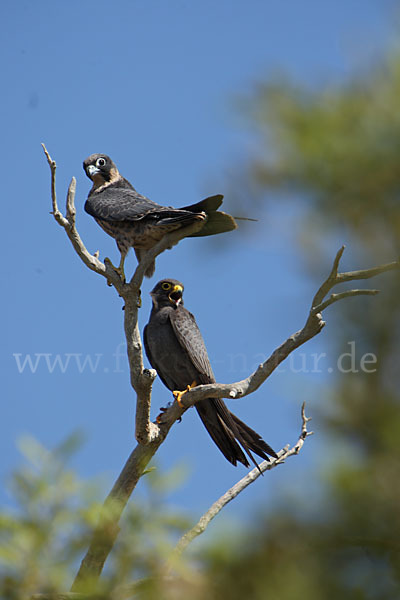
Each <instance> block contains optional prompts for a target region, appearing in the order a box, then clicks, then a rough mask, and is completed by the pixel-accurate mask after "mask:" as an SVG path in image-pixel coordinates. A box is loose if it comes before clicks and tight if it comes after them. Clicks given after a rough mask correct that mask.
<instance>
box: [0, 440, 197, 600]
mask: <svg viewBox="0 0 400 600" xmlns="http://www.w3.org/2000/svg"><path fill="white" fill-rule="evenodd" d="M78 445H79V438H78V436H72V437H71V438H70V439H68V440H66V442H64V443H63V444H61V445H60V446H59V447H58V448H56V449H55V450H54V451H52V452H50V451H48V450H47V449H45V448H44V447H43V446H42V445H40V444H39V443H38V442H37V441H35V440H33V439H31V438H24V439H23V440H22V441H21V444H20V446H21V449H22V451H23V453H24V454H25V457H26V459H27V464H25V465H24V466H23V467H22V468H20V469H19V470H18V471H17V472H15V473H14V474H13V476H12V480H11V485H10V487H11V489H12V492H13V496H14V499H15V505H16V506H15V507H14V508H13V509H10V510H8V511H5V510H3V511H2V513H1V514H0V567H1V570H0V573H1V575H0V597H1V598H2V600H22V599H24V600H26V599H28V598H30V596H31V595H32V594H35V593H46V594H51V593H56V592H64V593H65V592H67V591H68V590H69V588H70V587H71V584H72V581H73V579H74V576H75V574H76V571H77V569H78V567H79V563H80V560H81V559H82V558H83V556H84V554H85V552H86V550H87V547H88V545H89V542H90V538H91V535H92V533H93V530H94V528H95V526H96V524H97V521H98V518H99V515H100V511H102V510H104V509H103V508H102V502H103V500H104V497H105V491H104V489H101V488H104V486H100V485H99V484H94V483H87V482H83V481H81V480H79V478H78V477H77V475H76V474H75V473H74V472H73V471H72V470H71V469H70V468H68V467H67V464H66V463H67V461H68V459H69V457H70V456H71V454H73V453H74V452H75V451H76V449H77V447H78ZM182 476H183V475H182V471H181V470H180V469H175V470H173V471H171V472H169V473H166V474H164V475H163V476H160V475H159V474H158V473H157V470H156V469H154V468H153V469H151V470H150V469H149V471H148V472H147V474H146V475H144V477H143V483H144V486H145V498H144V499H142V500H141V501H140V502H134V501H133V502H131V503H130V505H129V507H128V508H127V510H126V513H125V514H124V517H123V522H122V523H121V533H120V535H119V537H118V541H117V544H116V546H115V548H114V551H113V553H112V556H111V557H110V560H109V562H108V563H107V565H106V568H105V571H104V575H103V577H102V579H101V581H100V582H96V583H91V582H88V584H87V586H86V588H85V590H84V591H85V592H86V593H88V594H89V593H90V594H93V593H96V594H97V597H104V598H106V597H107V598H108V597H111V595H110V594H111V591H112V590H113V593H114V592H115V590H120V589H123V588H124V587H125V586H130V585H131V584H132V582H133V581H135V580H138V579H139V580H140V579H146V580H147V583H146V585H145V586H144V584H142V587H143V586H144V587H145V589H146V594H147V596H146V597H148V598H153V597H154V598H157V597H160V595H159V583H158V579H159V575H160V573H161V571H162V568H163V566H164V564H165V563H166V561H167V559H168V557H169V556H170V553H171V549H172V547H173V544H174V542H175V541H176V540H177V539H178V536H180V535H181V534H182V532H183V531H184V530H185V529H187V528H188V527H189V525H190V524H189V522H188V520H187V518H185V517H184V516H182V515H180V514H175V513H172V512H171V511H169V510H168V509H166V507H165V503H164V495H165V493H166V491H167V490H168V489H169V486H171V485H172V484H173V485H178V483H179V481H180V480H181V479H182ZM109 510H110V511H112V510H113V507H112V506H111V508H110V509H109ZM118 593H120V592H118ZM121 593H122V592H121ZM130 595H131V594H130V593H129V594H128V596H126V597H130ZM122 596H123V597H125V595H124V594H123V595H122ZM122 596H118V595H117V596H115V597H122ZM113 597H114V596H113Z"/></svg>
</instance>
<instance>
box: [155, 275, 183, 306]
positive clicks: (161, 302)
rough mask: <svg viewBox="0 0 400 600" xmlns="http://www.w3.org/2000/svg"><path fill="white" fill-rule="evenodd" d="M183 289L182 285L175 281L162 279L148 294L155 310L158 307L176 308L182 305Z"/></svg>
mask: <svg viewBox="0 0 400 600" xmlns="http://www.w3.org/2000/svg"><path fill="white" fill-rule="evenodd" d="M183 289H184V288H183V284H182V283H180V281H177V280H176V279H162V280H161V281H159V282H158V283H157V284H156V285H155V287H154V288H153V289H152V291H151V292H150V295H151V299H152V301H153V305H154V306H155V307H156V308H157V307H160V306H173V307H174V308H177V307H178V306H179V305H180V304H183V299H182V296H183Z"/></svg>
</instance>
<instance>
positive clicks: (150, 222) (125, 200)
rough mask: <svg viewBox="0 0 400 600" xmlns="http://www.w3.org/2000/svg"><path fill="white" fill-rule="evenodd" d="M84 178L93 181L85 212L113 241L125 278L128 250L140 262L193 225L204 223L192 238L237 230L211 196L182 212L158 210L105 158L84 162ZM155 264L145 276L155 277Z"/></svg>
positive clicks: (94, 157) (217, 199)
mask: <svg viewBox="0 0 400 600" xmlns="http://www.w3.org/2000/svg"><path fill="white" fill-rule="evenodd" d="M83 168H84V171H85V173H86V175H87V176H88V177H89V179H91V180H92V181H93V186H92V189H91V190H90V192H89V196H88V198H87V200H86V203H85V211H86V212H87V213H89V214H90V215H91V216H92V217H94V218H95V220H96V222H97V223H98V224H99V225H100V227H102V229H103V230H104V231H105V232H106V233H108V234H109V235H110V236H112V237H113V238H115V240H116V242H117V246H118V249H119V251H120V253H121V262H120V265H119V267H118V268H117V269H116V270H117V271H118V272H119V273H120V275H121V276H124V261H125V257H126V255H127V253H128V251H129V249H130V248H131V247H133V248H134V249H135V253H136V256H137V258H138V261H139V262H140V260H141V258H142V256H143V252H145V251H147V250H149V249H150V248H152V247H153V246H154V245H155V244H156V243H157V242H158V241H160V240H161V239H162V237H163V236H164V235H166V234H167V233H169V232H171V231H175V230H177V229H180V228H182V227H187V226H188V225H191V224H192V223H194V222H195V221H206V222H205V224H204V226H203V227H202V228H201V230H200V231H199V232H198V233H197V234H194V236H190V237H197V236H205V235H216V234H218V233H224V232H227V231H232V230H233V229H236V227H237V225H236V222H235V220H234V218H233V217H231V216H230V215H228V214H226V213H224V212H221V211H218V210H217V209H218V208H219V206H220V205H221V204H222V199H223V196H221V195H217V196H211V197H210V198H206V199H205V200H202V201H201V202H198V203H196V204H193V205H189V206H185V207H183V208H173V207H172V206H161V205H160V204H156V202H153V201H152V200H149V199H148V198H146V196H142V194H139V193H138V192H137V191H136V190H135V188H134V187H133V185H132V184H131V183H130V182H129V181H128V180H127V179H125V178H124V177H122V175H121V174H120V173H119V171H118V169H117V167H116V165H115V164H114V163H113V161H112V160H111V158H110V157H109V156H107V155H106V154H92V155H91V156H89V157H88V158H87V159H86V160H85V161H84V162H83ZM154 268H155V265H154V263H153V264H152V265H151V266H150V267H149V268H148V269H147V271H146V275H147V276H148V277H151V275H153V273H154Z"/></svg>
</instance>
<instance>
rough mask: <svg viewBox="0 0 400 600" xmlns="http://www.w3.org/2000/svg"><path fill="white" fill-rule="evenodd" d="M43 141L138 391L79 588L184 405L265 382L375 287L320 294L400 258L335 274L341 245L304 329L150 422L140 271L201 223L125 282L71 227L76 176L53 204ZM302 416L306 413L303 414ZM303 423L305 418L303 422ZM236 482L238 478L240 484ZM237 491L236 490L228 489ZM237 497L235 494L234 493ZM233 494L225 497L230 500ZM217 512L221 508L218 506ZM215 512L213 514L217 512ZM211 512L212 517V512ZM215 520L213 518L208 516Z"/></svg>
mask: <svg viewBox="0 0 400 600" xmlns="http://www.w3.org/2000/svg"><path fill="white" fill-rule="evenodd" d="M42 145H43V150H44V152H45V155H46V158H47V162H48V164H49V166H50V171H51V197H52V208H53V210H52V214H53V216H54V218H55V219H56V221H57V223H59V225H61V226H62V227H63V228H64V229H65V232H66V234H67V236H68V238H69V239H70V241H71V243H72V245H73V247H74V249H75V251H76V253H77V254H78V256H79V257H80V259H81V260H82V261H83V262H84V263H85V265H86V266H87V267H89V269H91V270H92V271H94V272H96V273H98V274H99V275H101V276H102V277H105V278H106V279H107V281H108V282H110V283H111V284H112V285H113V286H114V287H115V289H116V290H117V292H118V293H119V295H120V296H122V298H123V299H124V301H125V317H124V320H125V324H124V326H125V335H126V340H127V351H128V360H129V368H130V377H131V384H132V386H133V388H134V389H135V390H136V394H137V413H136V436H137V440H138V445H137V446H136V448H135V449H134V450H133V452H132V453H131V455H130V457H129V459H128V461H127V463H126V465H125V467H124V468H123V470H122V472H121V474H120V476H119V478H118V480H117V481H116V483H115V485H114V487H113V489H112V490H111V492H110V494H109V496H108V498H107V499H106V501H105V503H104V509H103V514H102V516H101V517H100V519H99V523H98V526H97V527H96V530H95V531H94V534H93V538H92V541H91V544H90V546H89V549H88V551H87V553H86V555H85V557H84V559H83V561H82V564H81V567H80V569H79V572H78V574H77V576H76V579H75V581H74V584H73V586H72V590H71V591H72V592H79V591H81V590H82V589H83V588H84V582H85V581H86V580H87V579H88V578H90V579H92V580H93V581H94V580H95V579H96V578H98V577H99V576H100V574H101V571H102V569H103V566H104V563H105V561H106V559H107V557H108V555H109V553H110V551H111V549H112V547H113V545H114V542H115V539H116V537H117V535H118V531H119V526H118V523H119V520H120V518H121V515H122V512H123V510H124V508H125V506H126V503H127V502H128V499H129V497H130V495H131V493H132V491H133V489H134V488H135V486H136V484H137V482H138V480H139V478H140V476H141V475H142V473H143V471H144V469H145V467H146V465H147V464H148V462H149V461H150V460H151V458H152V457H153V455H154V454H155V452H156V451H157V450H158V448H159V446H160V445H161V444H162V442H163V441H164V439H165V438H166V436H167V434H168V432H169V430H170V428H171V426H172V425H173V423H174V422H175V421H176V420H177V419H178V418H179V417H180V416H181V415H182V413H183V412H184V410H186V408H189V407H190V406H192V405H193V404H195V402H198V401H199V400H202V399H205V398H210V397H211V398H239V397H244V396H246V395H248V394H250V393H252V392H254V391H255V390H256V389H258V388H259V387H260V385H262V384H263V383H264V381H265V380H266V379H267V378H268V377H269V376H270V375H271V373H272V372H273V371H274V370H275V369H276V367H277V366H278V365H279V364H280V363H281V362H282V361H283V360H284V359H285V358H287V357H288V356H289V354H290V353H291V352H293V351H294V350H295V349H296V348H298V347H299V346H301V345H302V344H304V343H305V342H306V341H307V340H309V339H311V338H312V337H314V336H315V335H317V334H318V333H319V332H320V331H321V330H322V328H323V327H324V325H325V322H324V321H323V320H322V316H321V314H320V312H321V311H322V310H323V309H325V308H326V307H327V306H329V305H330V304H332V303H333V302H337V301H338V300H341V299H343V298H345V297H349V296H356V295H360V294H374V293H376V290H350V291H347V292H343V293H341V294H332V295H331V296H330V298H328V299H326V300H325V301H324V298H325V297H326V296H327V294H328V293H329V292H330V291H331V289H332V288H333V287H334V286H335V285H337V284H338V283H342V282H345V281H353V280H356V279H368V278H370V277H374V276H375V275H377V274H380V273H383V272H385V271H390V270H393V269H398V268H399V266H400V264H399V262H393V263H390V264H388V265H382V266H379V267H374V268H373V269H366V270H362V271H352V272H348V273H338V269H339V263H340V259H341V257H342V255H343V251H344V246H343V247H342V248H341V249H340V250H339V251H338V253H337V254H336V257H335V260H334V262H333V266H332V269H331V272H330V274H329V276H328V278H327V279H326V280H325V281H324V282H323V284H322V285H321V286H320V288H319V290H318V291H317V293H316V294H315V296H314V299H313V302H312V305H311V309H310V312H309V315H308V318H307V321H306V323H305V325H304V327H303V328H302V329H301V330H300V331H298V332H296V333H295V334H293V335H292V336H290V337H289V338H288V339H287V340H286V341H285V342H283V344H281V346H280V347H279V348H277V349H276V350H274V352H273V353H272V354H271V356H270V357H269V358H268V359H267V360H266V361H264V362H263V363H262V364H261V365H259V367H258V368H257V369H256V370H255V371H254V373H252V374H251V375H250V376H249V377H247V378H246V379H244V380H242V381H239V382H236V383H232V384H208V385H203V386H198V387H196V388H192V389H191V390H190V391H189V392H188V393H187V394H185V396H184V397H183V399H182V402H183V405H184V407H185V408H183V409H182V408H181V407H180V406H179V405H178V403H176V402H175V403H173V405H172V406H171V407H170V408H168V409H167V411H165V413H164V414H163V418H162V424H161V425H158V424H156V423H151V422H150V400H151V390H152V384H153V381H154V378H155V372H154V371H153V370H146V369H144V366H143V352H142V342H141V338H140V333H139V329H138V324H137V317H138V304H139V299H140V287H141V285H142V281H143V276H144V272H145V270H146V269H147V267H148V266H149V265H150V264H151V262H152V261H153V260H154V259H155V258H156V257H157V256H158V255H159V254H160V253H161V252H163V251H164V250H166V249H167V248H171V247H172V246H174V245H175V244H177V243H178V242H179V241H180V240H181V239H182V238H183V237H186V236H188V235H190V234H191V233H195V232H196V231H197V230H198V229H200V228H201V226H202V225H203V224H204V223H201V222H199V223H195V224H193V225H191V226H190V227H188V228H185V229H182V230H179V231H176V232H172V233H170V234H168V235H166V236H165V237H164V238H163V239H162V240H161V241H160V242H158V244H156V245H155V246H154V247H153V248H152V249H151V250H149V251H148V252H147V253H146V254H145V256H144V257H143V259H142V260H141V261H140V264H139V265H138V266H137V268H136V270H135V273H134V274H133V277H132V279H131V281H130V282H129V283H125V282H123V281H122V279H121V278H120V276H119V275H118V273H117V272H116V271H115V270H114V269H113V267H112V266H111V265H110V264H109V263H108V262H107V263H106V264H104V263H102V262H101V261H100V260H99V259H98V253H96V254H94V255H92V254H90V253H89V252H88V251H87V249H86V247H85V246H84V244H83V242H82V240H81V238H80V236H79V234H78V232H77V230H76V226H75V214H76V210H75V202H74V199H75V187H76V183H75V179H72V181H71V183H70V186H69V189H68V195H67V203H66V218H65V217H64V216H63V215H62V213H61V212H60V210H59V209H58V205H57V196H56V163H55V161H53V160H52V158H51V157H50V155H49V153H48V151H47V149H46V147H45V146H44V144H42ZM303 417H304V419H306V418H305V416H304V414H303ZM304 423H306V420H305V421H304V422H303V424H304ZM307 435H308V433H307V431H306V429H305V433H304V435H303V437H304V439H305V437H306V436H307ZM304 439H303V438H300V439H299V441H298V443H297V444H296V446H294V447H293V448H292V449H289V448H287V449H284V450H283V451H281V453H279V456H278V459H276V460H275V461H272V462H270V463H269V462H265V463H261V465H260V470H261V471H265V470H268V469H271V468H273V467H274V466H276V465H277V464H281V463H282V462H283V461H284V459H285V458H287V457H288V456H292V455H293V454H295V453H297V452H299V450H300V449H301V447H302V444H303V443H304ZM258 476H259V471H258V470H257V469H253V471H251V472H250V473H249V474H248V475H247V476H246V477H245V478H243V480H241V481H242V482H248V483H245V484H243V483H242V484H241V485H244V487H243V489H244V488H245V487H246V486H247V485H249V483H251V482H252V481H253V480H254V479H256V478H257V477H258ZM239 483H240V482H239ZM232 493H235V492H232ZM236 495H237V494H236ZM233 497H235V496H232V497H229V498H228V499H226V502H225V504H226V503H227V502H229V501H230V500H231V499H232V498H233ZM219 510H221V509H219ZM219 510H218V511H217V513H218V512H219ZM217 513H216V514H217ZM214 516H215V515H214ZM211 518H213V517H211Z"/></svg>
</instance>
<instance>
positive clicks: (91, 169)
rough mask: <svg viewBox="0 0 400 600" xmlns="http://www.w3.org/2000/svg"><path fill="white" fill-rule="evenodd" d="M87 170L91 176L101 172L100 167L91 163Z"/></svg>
mask: <svg viewBox="0 0 400 600" xmlns="http://www.w3.org/2000/svg"><path fill="white" fill-rule="evenodd" d="M86 172H87V174H88V175H89V177H94V176H95V175H97V173H100V169H98V168H97V167H95V166H94V165H89V166H88V168H87V169H86Z"/></svg>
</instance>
